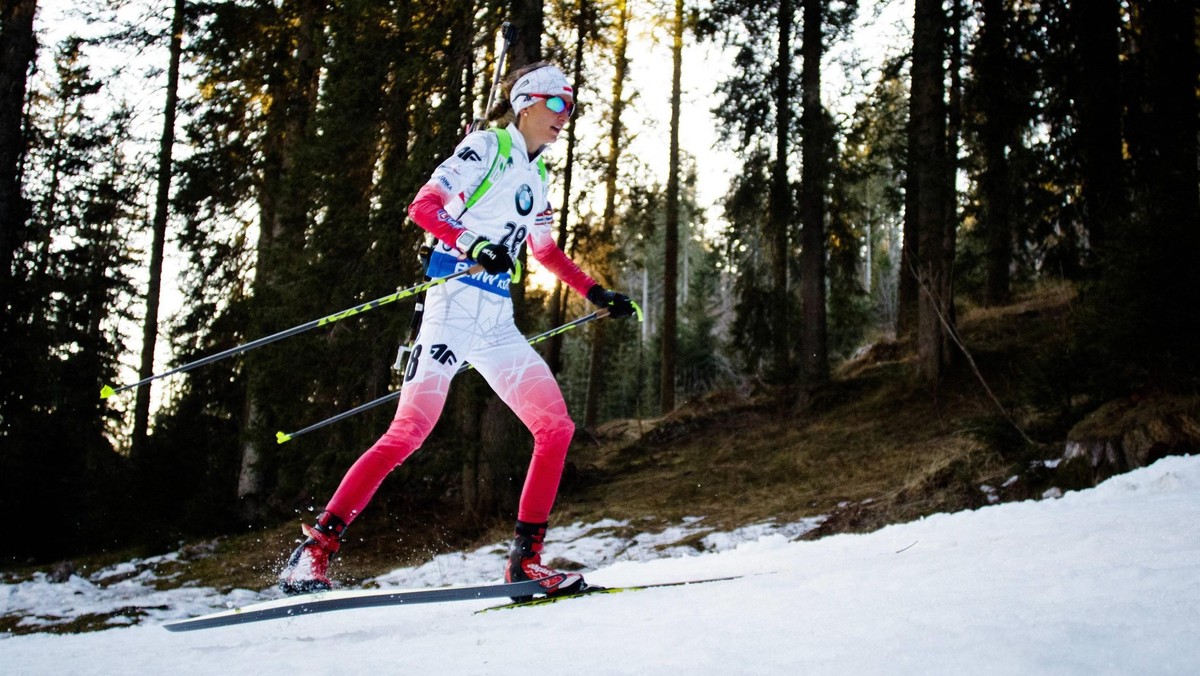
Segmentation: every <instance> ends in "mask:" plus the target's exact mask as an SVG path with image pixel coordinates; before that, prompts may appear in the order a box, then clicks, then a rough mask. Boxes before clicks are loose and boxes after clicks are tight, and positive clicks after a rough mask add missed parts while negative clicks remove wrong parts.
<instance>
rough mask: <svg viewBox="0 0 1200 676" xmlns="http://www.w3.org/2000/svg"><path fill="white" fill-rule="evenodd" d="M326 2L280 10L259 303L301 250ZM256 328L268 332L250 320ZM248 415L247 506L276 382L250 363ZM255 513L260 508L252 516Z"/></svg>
mask: <svg viewBox="0 0 1200 676" xmlns="http://www.w3.org/2000/svg"><path fill="white" fill-rule="evenodd" d="M323 4H324V3H323V1H322V0H294V1H292V2H285V3H284V5H283V6H282V7H281V8H280V9H279V17H278V22H279V26H280V27H281V28H282V27H287V28H291V30H287V29H283V30H282V34H281V35H280V37H279V38H278V42H277V43H276V44H275V45H274V49H275V50H276V57H277V58H276V61H275V63H276V67H275V69H274V71H273V72H271V73H270V74H268V76H267V84H266V86H267V94H268V99H269V100H270V101H272V102H274V104H273V105H272V106H271V107H270V109H269V111H268V114H267V116H266V125H267V129H266V134H265V136H266V139H267V140H266V147H265V148H264V151H263V152H264V159H263V169H262V183H261V186H260V188H259V195H258V204H259V223H260V226H259V238H258V244H257V252H258V261H257V264H256V269H255V278H254V296H255V299H256V300H257V301H258V302H259V303H260V307H262V306H267V305H270V304H271V303H273V302H274V300H275V299H276V298H277V296H278V294H279V292H280V285H281V284H283V283H284V281H285V280H284V278H285V276H286V275H285V273H284V268H285V266H286V265H287V263H288V261H289V260H291V259H293V258H295V257H298V256H300V255H301V254H302V252H303V247H304V231H305V228H306V225H307V223H306V219H307V205H308V203H309V200H308V198H307V195H306V193H305V191H304V188H303V186H302V181H301V178H300V177H301V175H302V173H303V171H304V170H305V167H303V166H301V164H300V162H299V156H300V151H301V148H302V147H303V144H304V143H305V138H306V135H307V133H308V128H309V118H310V117H311V116H312V114H313V112H314V111H315V109H316V102H317V93H318V91H319V87H318V85H319V82H320V67H321V60H322V56H323V53H322V52H323V50H322V42H321V36H322V35H323V33H324V28H323V26H324V21H323V16H322V13H323V12H324V11H325V10H324V9H323ZM250 326H251V330H252V331H253V332H254V333H255V334H258V335H261V334H264V333H266V331H265V328H266V327H264V326H262V325H261V323H260V322H256V321H254V320H253V319H252V320H251V322H250ZM247 363H248V367H247V388H248V392H247V396H246V413H245V418H244V420H243V428H242V434H241V437H242V441H241V450H242V460H241V471H240V473H239V479H238V497H239V498H241V499H243V500H245V501H246V502H245V503H244V504H246V505H247V506H248V507H249V508H251V509H253V508H254V507H255V501H254V500H253V497H254V496H256V495H258V494H260V493H261V492H262V490H263V479H264V475H263V473H262V472H260V471H258V469H257V467H258V464H259V463H260V461H261V460H262V449H261V448H260V444H261V443H262V441H261V440H262V438H263V435H262V434H261V430H259V429H257V428H258V426H259V424H260V423H262V422H264V421H263V406H262V402H261V401H260V399H261V396H262V392H264V391H265V390H266V388H268V387H270V386H271V385H270V384H269V383H268V382H264V379H269V376H266V374H263V373H260V372H258V370H257V369H255V368H254V367H253V366H252V365H253V364H254V361H253V360H250V361H248V362H247ZM247 516H249V517H251V518H253V517H256V516H257V515H256V514H248V515H247Z"/></svg>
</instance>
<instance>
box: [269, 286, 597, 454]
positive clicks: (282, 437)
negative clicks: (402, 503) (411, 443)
mask: <svg viewBox="0 0 1200 676" xmlns="http://www.w3.org/2000/svg"><path fill="white" fill-rule="evenodd" d="M607 316H608V308H601V309H599V310H596V311H595V312H593V313H591V314H590V315H584V316H582V317H580V318H578V319H575V320H573V321H569V322H567V323H566V324H563V325H562V326H559V327H557V328H553V329H550V330H549V331H545V332H543V333H539V334H537V335H536V336H533V337H532V338H529V341H528V342H529V344H530V345H536V344H538V343H540V342H542V341H544V340H546V339H548V338H552V337H554V336H557V335H559V334H562V333H566V332H567V331H570V330H571V329H574V328H576V327H578V326H582V325H584V324H587V323H588V322H591V321H595V320H597V319H601V318H603V317H607ZM473 368H475V367H474V366H472V365H471V364H469V363H466V364H463V365H462V366H460V367H458V370H457V371H455V372H454V375H458V374H460V373H463V372H465V371H470V370H471V369H473ZM401 392H402V390H396V391H395V392H389V393H387V394H385V395H383V396H382V397H379V398H378V399H374V400H372V401H368V402H367V403H365V404H359V405H358V406H355V407H354V408H352V409H350V410H349V411H343V412H342V413H339V414H337V415H335V416H333V417H332V418H326V419H325V420H322V421H321V422H317V423H313V424H312V425H309V426H308V427H305V428H303V429H300V430H296V431H295V432H291V433H288V432H283V431H279V432H276V433H275V443H277V444H285V443H287V442H289V441H291V440H292V439H295V438H296V437H298V436H301V435H304V434H308V433H309V432H312V431H314V430H319V429H321V428H322V427H326V426H328V425H332V424H334V423H336V422H340V421H342V420H345V419H346V418H349V417H351V416H355V415H358V414H359V413H362V412H363V411H366V410H369V409H372V408H375V407H376V406H381V405H383V404H386V403H388V402H389V401H395V400H396V399H399V398H400V393H401Z"/></svg>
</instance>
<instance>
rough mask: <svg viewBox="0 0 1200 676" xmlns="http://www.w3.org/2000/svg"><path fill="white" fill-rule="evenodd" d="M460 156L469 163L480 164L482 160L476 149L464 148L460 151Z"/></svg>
mask: <svg viewBox="0 0 1200 676" xmlns="http://www.w3.org/2000/svg"><path fill="white" fill-rule="evenodd" d="M458 156H459V158H461V159H463V160H465V161H467V162H478V161H479V160H480V159H481V158H480V157H479V153H477V152H475V149H474V148H463V149H462V150H461V151H459V153H458Z"/></svg>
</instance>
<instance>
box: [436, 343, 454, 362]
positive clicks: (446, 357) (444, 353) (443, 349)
mask: <svg viewBox="0 0 1200 676" xmlns="http://www.w3.org/2000/svg"><path fill="white" fill-rule="evenodd" d="M429 356H430V357H433V358H434V359H435V360H437V362H438V363H439V364H445V365H448V366H453V365H454V363H455V362H456V361H458V357H455V356H454V353H453V352H451V351H450V348H449V347H448V346H446V345H443V344H441V343H438V344H437V345H433V346H431V347H430V348H429Z"/></svg>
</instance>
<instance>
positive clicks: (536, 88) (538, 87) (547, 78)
mask: <svg viewBox="0 0 1200 676" xmlns="http://www.w3.org/2000/svg"><path fill="white" fill-rule="evenodd" d="M531 94H548V95H550V96H558V95H565V96H569V97H571V98H572V99H574V98H575V90H574V89H572V88H571V85H570V84H569V83H568V82H567V76H566V75H563V72H562V71H561V70H559V69H558V68H557V67H555V66H542V67H541V68H537V69H535V70H531V71H529V72H528V73H525V74H524V75H522V76H521V77H520V78H519V79H518V80H517V81H516V83H514V84H513V86H512V90H511V91H510V92H509V93H508V100H509V101H510V102H511V103H512V107H513V110H514V111H516V112H517V113H520V112H521V111H522V110H524V109H526V108H528V107H529V106H532V105H533V104H535V103H537V102H538V100H537V98H535V97H533V96H531Z"/></svg>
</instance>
